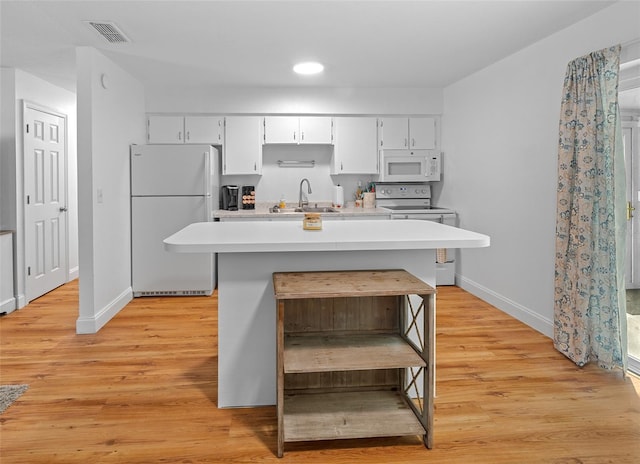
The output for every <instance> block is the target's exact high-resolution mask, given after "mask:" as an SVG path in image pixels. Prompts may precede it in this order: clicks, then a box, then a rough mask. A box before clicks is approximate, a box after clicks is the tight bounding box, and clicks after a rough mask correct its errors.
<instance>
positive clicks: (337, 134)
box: [332, 117, 378, 174]
mask: <svg viewBox="0 0 640 464" xmlns="http://www.w3.org/2000/svg"><path fill="white" fill-rule="evenodd" d="M333 124H334V142H333V143H334V151H333V166H332V174H377V173H378V147H377V145H378V143H377V137H376V136H377V120H376V118H359V117H344V118H334V122H333Z"/></svg>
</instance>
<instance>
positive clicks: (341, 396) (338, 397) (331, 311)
mask: <svg viewBox="0 0 640 464" xmlns="http://www.w3.org/2000/svg"><path fill="white" fill-rule="evenodd" d="M273 287H274V292H275V299H276V303H277V313H278V314H277V413H278V452H277V453H278V457H282V456H283V454H284V444H285V442H294V441H311V440H328V439H338V438H365V437H382V436H402V435H422V436H423V440H424V443H425V446H426V447H427V448H431V447H432V444H433V385H434V367H435V366H434V358H435V350H434V342H435V293H436V291H435V289H434V288H433V287H431V286H429V285H427V284H426V283H424V282H423V281H421V280H419V279H418V278H416V277H414V276H413V275H412V274H409V273H408V272H406V271H404V270H382V271H323V272H277V273H274V274H273Z"/></svg>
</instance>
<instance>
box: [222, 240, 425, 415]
mask: <svg viewBox="0 0 640 464" xmlns="http://www.w3.org/2000/svg"><path fill="white" fill-rule="evenodd" d="M359 269H369V270H372V269H405V270H407V271H408V272H410V273H411V274H413V275H415V276H416V277H418V278H419V279H421V280H423V281H424V282H426V283H427V284H429V285H431V286H434V287H435V280H436V279H435V275H436V265H435V250H382V251H370V250H368V251H323V252H280V253H220V254H219V255H218V407H220V408H225V407H250V406H264V405H275V404H276V302H275V298H274V296H273V279H272V274H273V273H274V272H288V271H333V270H359Z"/></svg>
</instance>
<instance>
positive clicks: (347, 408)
mask: <svg viewBox="0 0 640 464" xmlns="http://www.w3.org/2000/svg"><path fill="white" fill-rule="evenodd" d="M424 433H425V429H424V427H423V426H422V424H421V423H420V421H419V420H418V419H417V418H416V416H415V414H414V413H413V411H412V410H411V408H409V406H407V403H406V402H405V400H404V399H403V397H402V396H401V395H400V394H399V393H397V392H393V391H366V392H349V393H305V394H300V395H285V398H284V439H285V441H313V440H329V439H335V438H366V437H385V436H390V435H391V436H403V435H423V434H424Z"/></svg>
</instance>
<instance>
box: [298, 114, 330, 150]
mask: <svg viewBox="0 0 640 464" xmlns="http://www.w3.org/2000/svg"><path fill="white" fill-rule="evenodd" d="M299 119H300V143H316V144H332V143H333V130H332V129H333V118H328V117H324V116H304V117H301V118H299Z"/></svg>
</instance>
